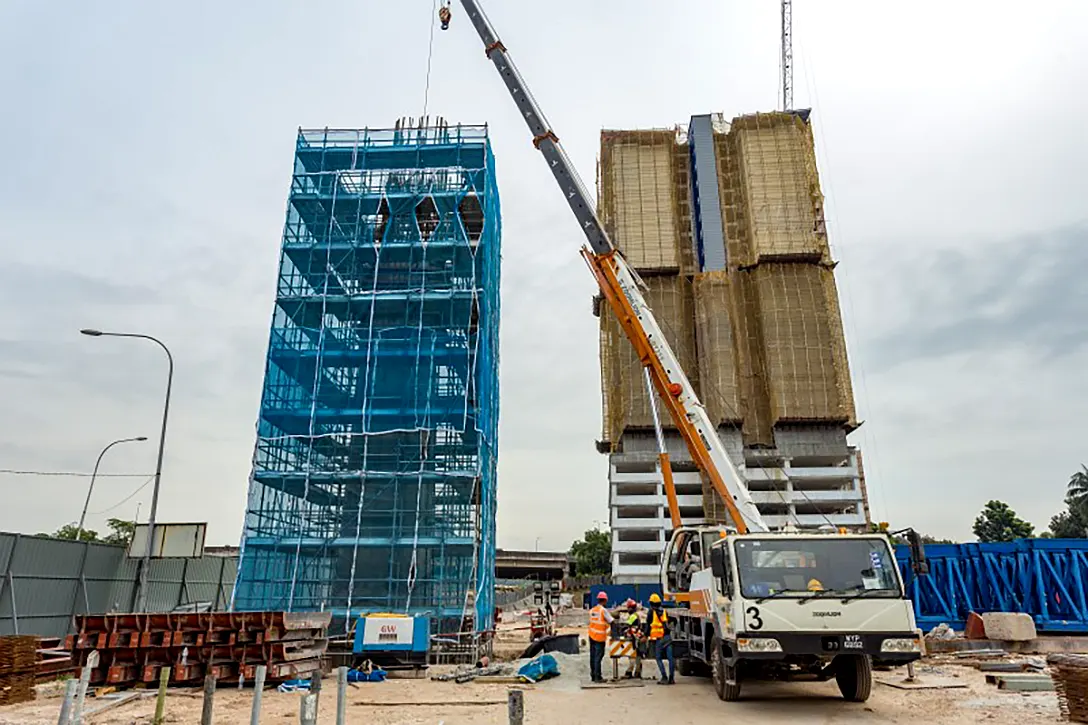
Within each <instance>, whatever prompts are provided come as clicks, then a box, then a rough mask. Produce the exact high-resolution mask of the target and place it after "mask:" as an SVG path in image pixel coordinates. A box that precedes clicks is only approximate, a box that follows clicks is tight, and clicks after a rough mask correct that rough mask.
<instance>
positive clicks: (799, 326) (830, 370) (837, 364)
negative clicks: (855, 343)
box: [742, 263, 856, 426]
mask: <svg viewBox="0 0 1088 725" xmlns="http://www.w3.org/2000/svg"><path fill="white" fill-rule="evenodd" d="M742 274H745V275H748V276H749V277H750V279H751V282H752V285H753V287H754V293H755V300H754V301H755V304H756V306H757V308H758V312H757V317H756V320H757V324H758V327H759V334H760V335H761V337H762V342H763V345H762V347H763V354H764V362H765V365H766V376H767V392H768V394H769V402H770V414H771V422H772V423H773V424H778V423H792V422H810V421H835V422H841V423H843V424H847V425H850V426H854V425H856V413H855V410H854V398H853V390H852V388H851V385H850V372H849V369H848V367H847V362H846V344H845V341H844V339H843V332H842V317H841V315H840V314H839V304H838V294H837V292H836V290H835V277H834V273H833V272H832V271H831V269H830V268H828V267H826V266H820V265H814V264H779V263H769V264H761V265H759V266H758V267H755V268H753V269H752V270H750V271H747V272H743V273H742Z"/></svg>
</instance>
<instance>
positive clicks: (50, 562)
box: [0, 532, 238, 637]
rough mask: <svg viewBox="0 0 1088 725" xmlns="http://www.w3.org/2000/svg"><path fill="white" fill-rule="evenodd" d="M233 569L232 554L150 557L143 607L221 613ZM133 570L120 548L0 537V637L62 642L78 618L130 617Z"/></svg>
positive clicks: (227, 601) (7, 535)
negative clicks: (202, 606)
mask: <svg viewBox="0 0 1088 725" xmlns="http://www.w3.org/2000/svg"><path fill="white" fill-rule="evenodd" d="M237 570H238V560H237V558H234V557H226V556H222V557H221V556H202V557H199V558H184V559H183V558H171V559H153V560H152V561H151V567H150V569H149V570H148V577H147V582H148V587H147V603H148V609H149V610H151V611H159V612H162V611H170V610H172V609H176V608H178V607H181V606H184V605H187V604H199V603H207V604H208V605H210V606H211V608H212V609H226V608H227V607H228V606H229V604H230V592H231V589H232V588H233V586H234V578H235V575H236V574H237ZM138 571H139V560H138V559H130V558H128V557H127V556H126V554H125V548H124V547H122V546H113V545H110V544H100V543H90V542H77V541H66V540H63V539H53V538H49V537H45V536H28V535H26V534H11V533H2V532H0V577H2V578H0V634H36V635H39V636H41V637H63V636H64V635H66V634H69V633H70V632H71V631H72V624H73V617H75V615H77V614H88V613H90V614H102V613H106V612H131V611H132V610H133V607H134V606H135V603H136V581H137V574H138Z"/></svg>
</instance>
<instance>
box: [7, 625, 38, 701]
mask: <svg viewBox="0 0 1088 725" xmlns="http://www.w3.org/2000/svg"><path fill="white" fill-rule="evenodd" d="M37 668H38V638H37V637H27V636H19V635H14V636H4V637H0V705H13V704H15V703H19V702H28V701H30V700H33V699H34V682H35V679H36V676H37Z"/></svg>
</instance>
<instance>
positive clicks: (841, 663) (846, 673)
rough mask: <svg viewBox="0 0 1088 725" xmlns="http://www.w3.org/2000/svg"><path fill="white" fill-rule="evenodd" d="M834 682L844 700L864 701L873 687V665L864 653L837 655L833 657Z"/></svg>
mask: <svg viewBox="0 0 1088 725" xmlns="http://www.w3.org/2000/svg"><path fill="white" fill-rule="evenodd" d="M835 682H837V683H838V685H839V692H841V693H842V697H843V699H844V700H847V701H849V702H865V701H866V700H868V699H869V693H870V692H871V691H872V689H873V666H872V663H871V662H870V661H869V658H868V657H867V656H865V655H839V656H838V657H836V658H835Z"/></svg>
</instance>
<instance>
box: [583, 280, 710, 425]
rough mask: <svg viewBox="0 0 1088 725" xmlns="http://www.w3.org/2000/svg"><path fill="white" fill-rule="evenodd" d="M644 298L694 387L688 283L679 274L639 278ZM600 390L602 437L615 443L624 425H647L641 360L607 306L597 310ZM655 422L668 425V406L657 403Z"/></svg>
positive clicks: (691, 303) (648, 414) (649, 417)
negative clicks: (602, 407)
mask: <svg viewBox="0 0 1088 725" xmlns="http://www.w3.org/2000/svg"><path fill="white" fill-rule="evenodd" d="M644 281H645V283H646V290H645V292H644V296H645V298H646V303H647V305H648V306H649V307H650V309H651V310H653V312H654V316H655V317H656V318H657V321H658V324H660V325H661V328H662V330H664V332H665V338H666V339H667V340H668V342H669V345H671V346H672V349H673V352H675V353H676V356H677V358H678V359H679V361H680V365H681V367H682V368H683V370H684V371H685V372H686V373H687V374H688V377H689V379H690V380H691V383H692V385H693V386H695V387H696V389H698V386H699V377H698V366H697V365H696V361H697V358H696V354H695V326H694V320H695V309H694V301H693V298H692V291H691V282H689V281H688V279H687V278H686V277H682V276H679V275H664V276H659V277H647V278H645V280H644ZM600 335H601V353H602V354H601V391H602V398H603V401H604V410H605V411H606V412H605V415H606V418H605V421H604V435H605V440H606V441H608V442H611V443H612V444H613V445H615V444H617V443H618V442H619V440H620V438H621V436H622V435H623V432H624V431H625V430H629V429H636V430H648V429H652V428H653V424H654V419H653V411H652V410H651V408H650V398H649V396H648V394H647V390H646V380H645V377H644V375H643V372H642V367H643V366H642V363H641V362H640V361H639V359H638V356H637V355H636V354H635V349H634V346H633V345H631V343H630V342H629V341H628V340H627V338H626V336H625V335H624V334H623V330H622V329H620V325H619V323H618V322H617V321H616V319H615V315H613V314H612V311H611V309H602V310H601V332H600ZM657 406H658V414H659V415H660V416H661V424H662V425H663V426H664V427H666V428H671V427H673V425H672V420H671V419H670V418H669V414H668V411H667V410H666V409H665V408H664V406H663V405H662V404H661V403H660V402H658V403H657Z"/></svg>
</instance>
